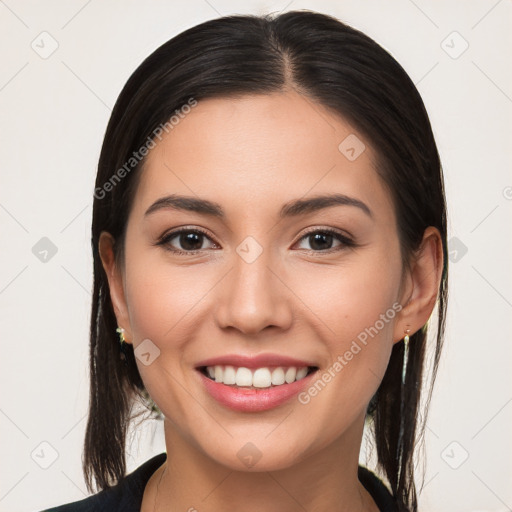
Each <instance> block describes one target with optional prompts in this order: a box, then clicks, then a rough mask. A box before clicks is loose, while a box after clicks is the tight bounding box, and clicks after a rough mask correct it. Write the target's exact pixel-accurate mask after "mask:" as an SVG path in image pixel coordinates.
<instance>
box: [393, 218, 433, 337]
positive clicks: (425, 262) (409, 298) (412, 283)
mask: <svg viewBox="0 0 512 512" xmlns="http://www.w3.org/2000/svg"><path fill="white" fill-rule="evenodd" d="M442 272H443V242H442V238H441V234H440V233H439V230H438V229H437V228H435V227H433V226H429V227H428V228H427V229H426V230H425V232H424V234H423V240H422V242H421V245H420V247H419V249H418V250H417V251H416V253H415V255H414V257H413V260H412V262H411V268H410V270H408V271H407V275H406V277H405V285H404V286H403V292H402V294H401V297H400V304H402V306H403V307H402V310H401V311H400V314H399V316H398V320H397V322H396V323H395V332H394V335H393V341H394V342H395V343H396V342H398V341H400V340H402V339H403V337H404V336H405V334H406V332H405V331H406V329H410V334H409V335H412V334H414V333H415V332H417V331H419V330H420V329H421V328H422V327H423V326H424V325H425V324H426V323H427V321H428V319H429V318H430V315H431V314H432V311H433V310H434V306H435V304H436V300H437V295H438V291H439V285H440V283H441V277H442Z"/></svg>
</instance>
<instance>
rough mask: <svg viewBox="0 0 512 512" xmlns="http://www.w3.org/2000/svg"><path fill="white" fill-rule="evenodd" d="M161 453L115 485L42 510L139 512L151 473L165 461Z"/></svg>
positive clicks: (44, 511)
mask: <svg viewBox="0 0 512 512" xmlns="http://www.w3.org/2000/svg"><path fill="white" fill-rule="evenodd" d="M166 458H167V455H166V454H165V453H161V454H159V455H156V456H155V457H153V458H151V459H149V460H148V461H146V462H145V463H144V464H142V465H141V466H139V467H138V468H137V469H136V470H135V471H133V472H132V473H130V474H129V475H127V476H125V477H124V478H123V479H122V480H121V481H120V482H119V483H118V484H117V485H115V486H114V487H110V488H109V489H104V490H103V491H100V492H99V493H97V494H93V495H92V496H89V497H87V498H84V499H83V500H80V501H74V502H73V503H67V504H65V505H60V506H58V507H53V508H49V509H46V510H43V511H42V512H100V511H101V512H103V511H104V510H108V511H109V512H116V511H119V512H121V511H123V512H139V511H140V506H141V503H142V496H143V494H144V489H145V487H146V484H147V482H148V480H149V479H150V477H151V475H152V474H153V473H154V472H155V471H156V470H157V469H158V468H159V467H160V466H161V465H162V464H163V463H164V462H165V460H166Z"/></svg>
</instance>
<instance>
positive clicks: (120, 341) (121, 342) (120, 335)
mask: <svg viewBox="0 0 512 512" xmlns="http://www.w3.org/2000/svg"><path fill="white" fill-rule="evenodd" d="M116 332H118V333H119V343H120V344H121V347H122V346H123V343H124V342H125V341H126V339H125V337H124V329H123V328H122V327H118V328H117V329H116Z"/></svg>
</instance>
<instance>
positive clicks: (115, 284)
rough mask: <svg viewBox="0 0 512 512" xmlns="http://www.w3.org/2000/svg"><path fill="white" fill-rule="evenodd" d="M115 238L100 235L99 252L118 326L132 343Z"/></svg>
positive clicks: (128, 341) (105, 233) (106, 234)
mask: <svg viewBox="0 0 512 512" xmlns="http://www.w3.org/2000/svg"><path fill="white" fill-rule="evenodd" d="M114 244H115V239H114V237H113V236H112V235H111V234H110V233H108V232H107V231H102V232H101V233H100V238H99V241H98V251H99V253H100V257H101V262H102V264H103V268H104V270H105V273H106V274H107V279H108V287H109V289H110V300H111V301H112V306H113V308H114V313H115V315H116V319H117V325H118V326H119V327H122V328H123V329H124V338H125V340H126V342H127V343H132V340H133V337H132V332H131V328H130V319H129V315H128V308H127V306H126V298H125V294H124V285H123V276H122V273H121V270H120V269H119V268H118V267H117V265H116V261H115V258H114Z"/></svg>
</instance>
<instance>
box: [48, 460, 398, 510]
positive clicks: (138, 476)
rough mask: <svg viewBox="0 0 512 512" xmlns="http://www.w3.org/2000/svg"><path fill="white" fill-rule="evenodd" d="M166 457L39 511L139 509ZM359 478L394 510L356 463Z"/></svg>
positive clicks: (379, 484) (379, 487) (381, 488)
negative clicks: (99, 488) (76, 498)
mask: <svg viewBox="0 0 512 512" xmlns="http://www.w3.org/2000/svg"><path fill="white" fill-rule="evenodd" d="M166 459H167V454H166V453H161V454H159V455H156V456H155V457H153V458H151V459H149V460H148V461H146V462H145V463H144V464H142V466H139V467H138V468H137V469H136V470H135V471H133V472H132V473H130V474H129V475H127V476H126V477H124V478H123V479H122V480H121V481H120V482H119V483H118V484H117V485H116V486H114V487H111V488H110V489H105V490H103V491H100V492H99V493H97V494H94V495H92V496H89V497H87V498H84V499H83V500H80V501H75V502H73V503H68V504H66V505H61V506H59V507H54V508H50V509H46V510H44V511H42V512H104V511H108V512H140V507H141V504H142V496H143V494H144V489H145V487H146V484H147V482H148V480H149V479H150V478H151V475H152V474H153V473H154V472H155V471H156V470H157V469H158V468H159V467H160V466H161V465H162V464H163V463H164V462H165V460H166ZM358 477H359V481H360V482H361V483H362V484H363V486H364V487H365V489H366V490H367V491H368V492H369V493H370V495H371V497H372V498H373V500H374V501H375V503H376V504H377V506H378V507H379V510H380V511H381V512H396V504H395V501H394V499H393V497H392V496H391V494H390V492H389V491H388V489H387V487H386V486H385V485H384V484H383V483H382V481H381V480H379V479H378V478H377V477H376V476H375V475H374V474H373V473H372V472H371V471H369V470H368V469H366V468H365V467H363V466H359V472H358Z"/></svg>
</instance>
